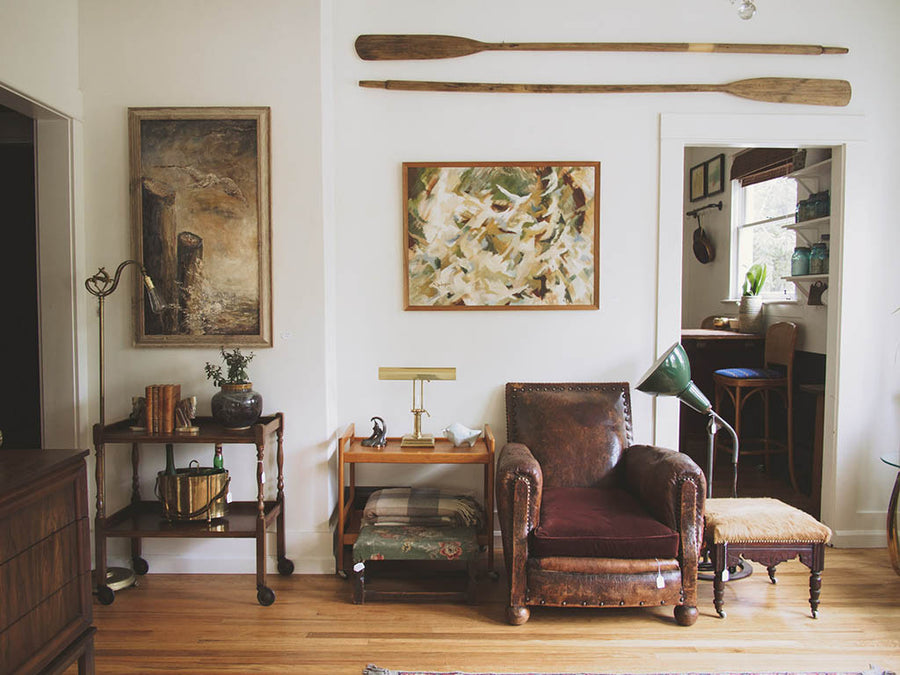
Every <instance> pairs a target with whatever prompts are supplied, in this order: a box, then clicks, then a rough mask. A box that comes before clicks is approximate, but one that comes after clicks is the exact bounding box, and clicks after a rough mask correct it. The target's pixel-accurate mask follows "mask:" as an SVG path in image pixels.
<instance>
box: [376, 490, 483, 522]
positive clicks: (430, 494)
mask: <svg viewBox="0 0 900 675" xmlns="http://www.w3.org/2000/svg"><path fill="white" fill-rule="evenodd" d="M363 522H364V523H368V524H370V525H421V526H426V527H441V526H455V525H467V526H471V525H474V526H476V527H478V526H480V525H481V522H482V513H481V506H480V505H479V504H478V502H477V501H475V500H474V499H473V498H472V497H469V496H467V495H460V494H458V493H456V492H453V491H452V490H441V489H438V488H386V489H384V490H376V491H375V492H373V493H372V495H371V496H370V497H369V500H368V501H367V502H366V507H365V509H364V510H363Z"/></svg>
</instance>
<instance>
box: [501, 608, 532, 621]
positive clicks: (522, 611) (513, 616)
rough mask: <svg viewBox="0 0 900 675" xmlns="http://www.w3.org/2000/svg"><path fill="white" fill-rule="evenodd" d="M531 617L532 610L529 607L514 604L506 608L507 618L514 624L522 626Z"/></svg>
mask: <svg viewBox="0 0 900 675" xmlns="http://www.w3.org/2000/svg"><path fill="white" fill-rule="evenodd" d="M530 617H531V610H530V609H528V608H527V607H522V606H513V607H507V608H506V620H507V621H509V623H510V624H512V625H513V626H521V625H522V624H523V623H525V622H526V621H528V619H529V618H530Z"/></svg>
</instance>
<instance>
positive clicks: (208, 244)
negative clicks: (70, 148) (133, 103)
mask: <svg viewBox="0 0 900 675" xmlns="http://www.w3.org/2000/svg"><path fill="white" fill-rule="evenodd" d="M269 115H270V113H269V108H263V107H254V108H130V109H129V110H128V123H129V124H128V126H129V140H130V151H131V211H132V223H133V235H134V245H135V248H136V257H137V259H138V260H139V261H140V262H141V264H143V265H144V268H145V269H146V270H147V273H148V274H149V275H150V277H151V278H152V279H153V281H154V283H155V285H156V287H157V289H158V291H159V292H160V295H161V296H162V298H163V301H164V302H165V305H166V306H165V308H164V310H163V311H162V312H161V313H160V314H154V313H153V312H151V311H150V307H149V303H147V302H145V298H144V297H143V295H142V293H141V291H140V288H139V285H140V284H139V283H138V290H137V293H136V305H135V306H136V310H135V312H136V316H135V343H136V344H138V345H145V346H153V345H158V346H164V345H172V346H175V345H177V346H206V345H246V346H254V347H271V346H272V310H271V249H270V246H271V244H270V240H271V237H270V222H269V217H270V214H269V209H270V198H269V158H270V154H269V153H270V150H269Z"/></svg>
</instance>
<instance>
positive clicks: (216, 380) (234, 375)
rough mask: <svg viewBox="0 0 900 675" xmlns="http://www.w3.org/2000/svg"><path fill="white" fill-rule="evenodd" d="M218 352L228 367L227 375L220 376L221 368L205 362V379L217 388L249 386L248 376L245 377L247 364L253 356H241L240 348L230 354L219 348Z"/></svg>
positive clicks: (251, 354)
mask: <svg viewBox="0 0 900 675" xmlns="http://www.w3.org/2000/svg"><path fill="white" fill-rule="evenodd" d="M219 351H220V352H221V353H222V360H223V361H224V362H225V365H226V366H228V374H227V375H223V374H222V366H217V365H213V364H211V363H210V362H209V361H207V362H206V367H205V370H206V377H207V378H208V379H210V380H212V381H213V384H214V385H216V386H217V387H221V386H222V385H223V384H249V383H250V376H249V375H247V364H249V363H250V361H252V360H253V357H254V356H255V354H253V353H250V354H241V348H240V347H235V348H234V349H233V350H232V351H230V352H227V351H225V348H224V347H220V348H219Z"/></svg>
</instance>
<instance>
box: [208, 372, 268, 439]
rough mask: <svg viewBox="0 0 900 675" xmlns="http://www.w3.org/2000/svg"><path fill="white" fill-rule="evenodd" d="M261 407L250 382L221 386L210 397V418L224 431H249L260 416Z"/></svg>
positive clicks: (260, 398)
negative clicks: (223, 428)
mask: <svg viewBox="0 0 900 675" xmlns="http://www.w3.org/2000/svg"><path fill="white" fill-rule="evenodd" d="M262 405H263V401H262V396H261V395H260V394H259V393H258V392H255V391H253V383H252V382H247V383H245V384H223V385H222V386H221V387H220V388H219V391H218V392H217V393H215V394H214V395H213V397H212V416H213V419H215V420H216V421H217V422H219V423H220V424H221V425H222V426H223V427H225V428H226V429H249V428H250V426H251V425H252V424H253V423H254V422H256V420H258V419H259V416H260V415H261V414H262Z"/></svg>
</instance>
